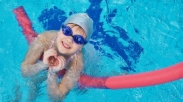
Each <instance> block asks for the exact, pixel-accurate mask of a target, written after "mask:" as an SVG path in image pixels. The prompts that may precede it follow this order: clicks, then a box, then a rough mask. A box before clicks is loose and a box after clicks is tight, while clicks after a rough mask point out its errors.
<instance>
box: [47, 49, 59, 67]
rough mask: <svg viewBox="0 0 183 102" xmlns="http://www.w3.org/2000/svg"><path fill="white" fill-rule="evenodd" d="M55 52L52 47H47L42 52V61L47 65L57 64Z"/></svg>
mask: <svg viewBox="0 0 183 102" xmlns="http://www.w3.org/2000/svg"><path fill="white" fill-rule="evenodd" d="M56 57H57V52H56V50H55V48H54V47H52V48H50V49H48V50H47V51H45V52H44V54H43V63H44V64H46V65H48V66H54V65H56V64H58V60H57V59H56Z"/></svg>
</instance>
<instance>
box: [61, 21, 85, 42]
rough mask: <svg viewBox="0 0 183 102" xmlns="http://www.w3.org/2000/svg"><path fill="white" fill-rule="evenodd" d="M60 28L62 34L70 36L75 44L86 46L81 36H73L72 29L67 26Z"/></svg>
mask: <svg viewBox="0 0 183 102" xmlns="http://www.w3.org/2000/svg"><path fill="white" fill-rule="evenodd" d="M61 28H62V32H63V34H64V35H66V36H72V38H73V41H74V42H75V43H76V44H80V45H82V44H86V43H87V42H86V40H85V39H84V37H83V36H81V35H73V32H72V29H71V28H70V27H69V26H66V25H62V27H61Z"/></svg>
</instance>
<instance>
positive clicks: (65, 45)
mask: <svg viewBox="0 0 183 102" xmlns="http://www.w3.org/2000/svg"><path fill="white" fill-rule="evenodd" d="M62 43H63V45H64V47H66V48H67V49H69V48H70V46H68V45H67V44H65V43H64V42H62Z"/></svg>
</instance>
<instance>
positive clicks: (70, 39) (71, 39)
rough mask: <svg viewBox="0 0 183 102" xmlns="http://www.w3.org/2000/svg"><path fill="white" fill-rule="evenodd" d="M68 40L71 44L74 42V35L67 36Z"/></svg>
mask: <svg viewBox="0 0 183 102" xmlns="http://www.w3.org/2000/svg"><path fill="white" fill-rule="evenodd" d="M67 42H68V43H69V44H72V43H73V38H72V36H67Z"/></svg>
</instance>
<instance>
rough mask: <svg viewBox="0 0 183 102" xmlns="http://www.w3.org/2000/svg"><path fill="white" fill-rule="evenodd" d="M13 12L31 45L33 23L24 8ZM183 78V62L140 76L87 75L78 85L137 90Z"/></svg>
mask: <svg viewBox="0 0 183 102" xmlns="http://www.w3.org/2000/svg"><path fill="white" fill-rule="evenodd" d="M13 12H14V13H15V15H16V18H17V20H18V22H19V24H20V26H21V27H22V28H23V33H24V35H25V37H26V39H27V40H28V43H29V44H30V43H31V42H32V41H33V40H34V38H35V37H37V34H36V32H35V31H34V30H33V28H32V23H31V21H30V19H29V18H28V16H27V14H26V12H25V10H24V8H23V6H20V7H18V8H15V9H14V10H13ZM181 78H183V62H181V63H178V64H175V65H172V66H169V67H166V68H162V69H159V70H155V71H151V72H145V73H140V74H131V75H122V76H111V77H93V76H89V75H86V74H83V75H81V76H80V79H79V81H78V83H79V84H80V85H81V86H83V87H88V88H110V89H121V88H135V87H144V86H152V85H157V84H163V83H167V82H171V81H175V80H178V79H181Z"/></svg>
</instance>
